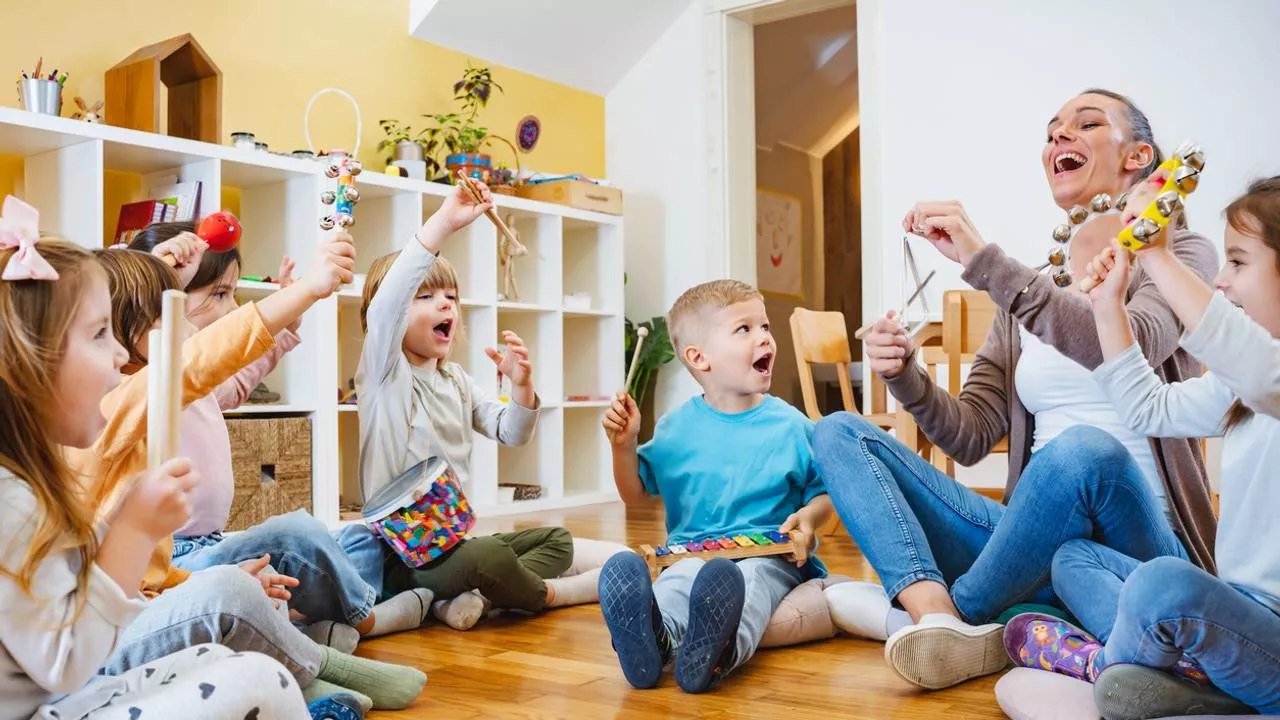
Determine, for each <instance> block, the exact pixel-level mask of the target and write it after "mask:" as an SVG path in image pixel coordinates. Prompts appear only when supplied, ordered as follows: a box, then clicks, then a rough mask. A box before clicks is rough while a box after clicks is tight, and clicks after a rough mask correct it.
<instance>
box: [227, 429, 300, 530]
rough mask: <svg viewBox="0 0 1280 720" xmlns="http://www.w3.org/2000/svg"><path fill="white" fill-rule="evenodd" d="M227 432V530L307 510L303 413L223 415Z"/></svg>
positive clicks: (241, 528)
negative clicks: (230, 495)
mask: <svg viewBox="0 0 1280 720" xmlns="http://www.w3.org/2000/svg"><path fill="white" fill-rule="evenodd" d="M227 432H228V434H229V435H230V436H231V468H232V473H233V474H234V475H235V481H236V495H235V500H233V501H232V503H231V517H230V520H229V521H228V522H227V529H228V530H244V529H245V528H248V527H252V526H254V525H257V524H258V523H261V522H262V521H264V520H266V519H267V518H269V517H272V516H275V515H283V514H284V513H287V512H291V511H293V510H299V509H301V510H306V511H307V512H311V511H312V506H311V420H310V419H309V418H305V417H250V418H227Z"/></svg>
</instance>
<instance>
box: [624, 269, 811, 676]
mask: <svg viewBox="0 0 1280 720" xmlns="http://www.w3.org/2000/svg"><path fill="white" fill-rule="evenodd" d="M667 324H668V327H669V328H670V333H671V343H672V345H674V346H675V350H676V355H677V356H678V357H679V358H680V360H681V362H683V363H684V365H685V367H687V368H688V369H689V372H690V373H691V374H692V375H693V377H694V379H695V380H697V381H698V384H699V385H701V386H702V389H703V394H702V395H701V396H700V397H695V398H693V399H691V400H689V401H688V402H686V403H685V404H684V405H682V406H681V407H680V408H679V409H677V410H676V411H674V412H672V413H670V414H668V415H667V416H666V417H664V418H662V420H661V421H660V422H659V423H658V426H657V429H656V431H655V433H654V437H653V440H652V441H650V442H648V443H646V444H645V446H644V447H642V448H640V449H639V451H638V452H637V450H636V436H637V434H638V433H639V431H640V411H639V409H638V408H637V407H636V404H635V401H634V400H633V399H632V398H631V397H630V396H628V395H627V394H626V393H619V395H618V397H617V398H616V399H615V400H614V402H613V406H612V407H611V408H610V409H609V410H608V411H607V412H606V413H605V419H604V427H605V430H606V431H608V432H610V433H613V445H612V447H613V479H614V482H615V483H616V484H617V486H618V492H619V493H620V494H621V495H622V499H623V501H624V502H626V503H628V504H632V503H641V502H644V501H645V500H646V499H647V498H648V497H650V496H652V495H659V496H661V497H662V501H663V504H664V505H665V506H666V517H667V535H668V537H667V542H668V543H669V544H676V543H689V542H693V541H695V540H697V541H701V540H708V539H712V538H723V537H734V536H738V535H748V536H749V535H752V534H754V533H764V532H769V531H777V532H780V533H784V534H785V533H787V532H789V531H792V530H799V531H800V532H801V533H803V534H804V537H805V538H806V539H807V540H808V543H809V545H810V547H812V545H813V538H814V537H816V532H817V529H818V528H820V527H822V525H823V524H824V523H825V522H826V520H827V519H828V518H829V517H830V516H831V512H832V506H831V501H830V500H829V499H828V498H827V494H826V493H827V491H826V488H825V487H824V486H823V484H822V481H821V480H820V479H819V478H818V476H817V473H816V471H815V469H814V464H813V457H812V454H811V451H810V440H811V438H812V436H813V423H812V422H811V421H810V420H809V419H808V418H807V417H805V416H804V415H802V414H800V412H799V411H797V410H796V409H795V408H793V407H791V406H790V405H788V404H786V403H784V402H783V401H781V400H779V399H778V398H776V397H773V396H771V395H768V394H766V393H768V391H769V385H770V381H771V376H772V370H773V362H774V357H775V355H776V354H777V344H776V343H775V342H774V340H773V335H771V334H770V332H769V318H768V316H767V315H766V313H765V307H764V299H763V298H762V297H761V296H760V293H759V291H757V290H756V289H755V288H753V287H751V286H750V285H747V284H746V283H741V282H738V281H735V280H717V281H714V282H709V283H704V284H702V285H698V286H697V287H694V288H692V289H690V290H688V291H686V292H685V293H684V294H683V295H681V296H680V298H679V299H678V300H676V302H675V305H673V306H672V308H671V312H669V313H668V314H667ZM824 575H826V568H825V567H824V566H823V565H822V563H821V561H820V560H818V559H817V558H816V557H812V556H811V557H810V558H809V560H808V562H807V563H806V562H804V561H799V562H797V561H796V560H795V559H794V558H793V557H791V556H780V555H775V556H772V557H758V558H747V559H744V560H738V561H732V560H726V559H724V558H715V559H712V560H710V561H703V560H702V559H700V558H698V556H697V554H696V553H691V554H690V557H689V558H687V559H684V560H681V561H680V562H677V563H676V564H674V565H672V566H671V567H670V568H668V569H667V570H666V571H665V572H663V573H662V575H660V576H659V578H658V581H657V582H656V583H652V584H651V583H650V581H649V570H648V568H647V567H646V566H645V563H644V561H643V560H641V559H640V557H639V556H638V555H634V554H631V553H622V554H619V555H615V556H613V557H612V558H611V559H610V560H609V561H608V562H607V563H606V564H605V566H604V569H603V570H602V571H601V574H600V606H601V610H602V611H603V613H604V617H605V622H607V623H608V625H609V633H610V635H611V636H612V638H613V647H614V650H615V652H617V654H618V661H619V663H620V664H621V665H622V672H623V674H624V675H626V677H627V681H628V682H630V683H631V684H632V685H633V686H635V687H637V688H651V687H654V686H655V685H657V683H658V678H659V676H660V675H661V674H662V670H663V668H664V667H666V666H667V665H668V664H669V663H671V662H672V661H673V660H674V661H675V676H676V682H677V683H679V685H680V687H681V688H682V689H684V690H685V691H686V692H695V693H696V692H703V691H705V690H707V689H709V688H711V687H712V686H714V685H715V684H717V683H718V682H719V681H720V680H721V679H722V678H723V677H724V676H725V675H727V674H728V673H729V672H730V671H731V670H733V669H734V668H736V667H739V666H740V665H742V664H743V663H745V662H746V661H747V659H748V658H750V657H751V656H752V655H753V654H754V653H755V651H756V647H758V646H759V644H760V638H761V637H762V636H763V635H764V631H765V627H766V626H768V624H769V619H770V617H772V616H773V612H774V610H775V609H777V607H778V603H780V602H781V601H782V598H783V597H784V596H785V595H786V594H787V593H788V592H790V591H791V590H792V588H794V587H795V586H797V585H799V584H800V583H801V582H803V581H805V580H807V579H809V578H812V577H822V576H824Z"/></svg>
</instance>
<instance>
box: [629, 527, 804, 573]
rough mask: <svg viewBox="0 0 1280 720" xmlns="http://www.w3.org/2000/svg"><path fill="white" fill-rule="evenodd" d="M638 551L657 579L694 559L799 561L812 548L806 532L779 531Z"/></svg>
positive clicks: (649, 546) (650, 547)
mask: <svg viewBox="0 0 1280 720" xmlns="http://www.w3.org/2000/svg"><path fill="white" fill-rule="evenodd" d="M636 551H637V552H639V553H640V557H641V558H643V559H644V564H645V565H647V566H648V567H649V577H651V578H657V577H658V573H660V572H662V568H664V567H667V566H668V565H674V564H676V563H678V562H680V561H681V560H683V559H685V558H690V557H696V558H700V559H703V560H708V559H710V558H716V557H722V558H728V559H730V560H738V559H741V558H750V557H769V556H771V555H795V557H796V559H797V560H804V559H806V558H808V557H809V548H808V546H806V545H805V542H804V537H803V533H801V532H799V531H798V530H792V531H791V532H790V533H788V534H787V535H782V534H781V533H778V532H770V533H753V534H751V535H750V536H748V535H736V536H734V537H731V538H716V539H712V540H703V541H700V542H693V543H687V544H684V545H664V546H660V547H653V546H652V545H640V546H638V547H637V548H636Z"/></svg>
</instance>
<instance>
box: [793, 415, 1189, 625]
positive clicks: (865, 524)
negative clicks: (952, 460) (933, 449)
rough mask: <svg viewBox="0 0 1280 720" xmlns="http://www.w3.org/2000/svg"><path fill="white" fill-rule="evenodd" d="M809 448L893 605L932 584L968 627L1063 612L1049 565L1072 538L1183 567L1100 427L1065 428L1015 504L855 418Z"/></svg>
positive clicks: (1178, 548) (1146, 496) (1148, 499)
mask: <svg viewBox="0 0 1280 720" xmlns="http://www.w3.org/2000/svg"><path fill="white" fill-rule="evenodd" d="M813 445H814V459H815V461H816V463H817V465H818V472H819V473H820V474H821V476H822V478H823V479H824V480H825V481H826V484H827V490H828V492H829V493H830V494H831V500H832V502H833V503H834V504H835V507H836V511H837V512H838V513H839V514H840V518H841V519H842V520H843V521H844V523H845V526H846V527H847V528H848V529H849V533H850V535H852V536H853V539H854V541H856V542H857V543H858V546H859V548H861V550H862V552H863V554H864V555H865V556H866V557H867V560H868V561H869V562H870V563H871V565H872V567H874V568H875V570H876V573H877V574H878V575H879V576H880V581H881V583H883V585H884V587H885V590H886V592H888V594H889V596H890V597H897V595H898V593H900V592H901V591H902V590H903V589H904V588H906V587H908V586H909V585H912V584H914V583H917V582H920V581H925V580H932V581H935V582H938V583H941V584H943V585H946V586H948V587H949V588H950V591H951V598H952V600H953V601H954V602H955V604H956V608H957V609H958V610H959V611H960V614H961V615H962V616H963V617H964V619H965V620H967V621H968V622H971V623H986V622H991V621H992V620H994V619H995V618H997V617H999V616H1000V614H1001V613H1002V612H1004V611H1005V610H1007V609H1008V608H1010V607H1012V606H1013V605H1016V604H1018V603H1022V602H1037V603H1042V604H1047V605H1057V604H1058V601H1057V598H1055V597H1054V595H1053V592H1052V588H1051V587H1050V586H1049V572H1050V566H1051V564H1052V561H1053V555H1054V552H1055V551H1057V549H1058V548H1059V547H1060V546H1061V545H1062V544H1063V543H1065V542H1067V541H1068V540H1071V539H1074V538H1090V539H1094V540H1097V541H1098V542H1100V543H1103V544H1105V545H1108V546H1110V547H1114V548H1116V549H1117V550H1120V551H1121V552H1123V553H1125V554H1127V555H1130V556H1132V557H1137V558H1141V559H1144V560H1147V559H1151V558H1155V557H1160V556H1164V555H1172V556H1176V557H1186V550H1185V549H1184V548H1183V547H1182V543H1181V542H1180V541H1179V540H1178V537H1177V535H1176V534H1175V533H1174V532H1173V529H1172V527H1171V526H1170V525H1169V521H1168V518H1166V517H1165V515H1164V512H1163V510H1162V509H1161V508H1160V507H1159V505H1158V504H1157V501H1156V498H1155V495H1154V494H1153V493H1152V492H1151V488H1150V487H1148V486H1147V483H1146V480H1145V478H1144V477H1143V474H1142V470H1141V469H1140V468H1139V467H1138V464H1137V462H1135V461H1134V459H1133V457H1132V456H1131V455H1130V454H1129V451H1128V450H1126V449H1125V447H1124V446H1123V445H1121V444H1120V442H1119V441H1117V440H1116V439H1115V438H1113V437H1112V436H1111V435H1109V434H1107V433H1105V432H1103V431H1101V430H1098V429H1096V428H1090V427H1073V428H1069V429H1068V430H1066V431H1065V432H1063V433H1062V434H1061V435H1059V436H1058V437H1057V438H1055V439H1054V440H1053V441H1052V442H1050V443H1049V444H1048V445H1046V446H1045V447H1044V449H1042V450H1041V451H1039V452H1037V453H1036V454H1035V455H1033V456H1032V458H1031V461H1030V462H1029V463H1028V464H1027V467H1026V468H1025V469H1024V470H1023V472H1022V477H1021V479H1020V480H1019V483H1018V489H1017V492H1016V493H1014V495H1013V498H1012V499H1011V501H1010V502H1009V505H1008V506H1005V505H1001V504H1000V503H997V502H995V501H993V500H991V499H989V498H985V497H983V496H981V495H979V494H978V493H976V492H974V491H973V490H970V489H968V488H966V487H964V486H963V485H961V484H960V483H958V482H956V481H955V480H954V479H952V478H949V477H947V476H946V475H944V474H943V473H942V472H940V471H939V470H938V469H937V468H935V467H933V466H932V465H930V464H929V463H928V462H926V461H925V460H924V458H922V457H920V456H919V455H917V454H916V453H913V452H911V451H910V450H908V449H907V448H906V447H905V446H903V445H902V444H901V443H899V442H898V441H897V440H895V439H894V438H893V437H892V436H891V435H889V434H888V433H886V432H884V431H883V430H881V429H879V428H877V427H875V426H873V425H871V424H869V423H868V422H867V421H866V420H864V419H863V418H862V417H861V416H858V415H853V414H850V413H837V414H835V415H832V416H829V417H826V418H823V419H822V420H821V421H819V422H818V425H817V427H816V428H815V429H814V433H813Z"/></svg>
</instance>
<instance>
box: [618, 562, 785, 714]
mask: <svg viewBox="0 0 1280 720" xmlns="http://www.w3.org/2000/svg"><path fill="white" fill-rule="evenodd" d="M804 576H805V574H804V572H803V571H802V570H800V569H798V568H796V567H795V566H794V565H792V564H790V563H788V562H786V561H785V560H782V559H780V558H748V559H746V560H742V561H739V562H737V563H735V562H733V561H730V560H726V559H724V558H716V559H713V560H711V561H709V562H704V561H703V560H702V559H700V558H688V559H685V560H682V561H680V562H678V563H676V564H674V565H672V566H671V567H670V568H668V569H667V570H666V571H664V572H663V573H662V575H661V576H660V577H659V578H658V582H657V583H656V584H654V585H653V586H650V584H649V574H648V569H647V567H646V566H645V564H644V561H643V560H641V559H640V558H639V557H638V556H634V555H628V554H622V555H617V556H615V557H613V558H611V559H610V560H609V562H608V563H607V564H606V565H605V568H604V570H603V572H602V574H601V578H600V604H601V609H602V611H603V612H604V616H605V620H606V622H607V623H608V624H609V631H610V634H611V635H612V637H613V644H614V648H615V650H616V651H617V653H618V659H619V662H620V663H621V665H622V668H623V673H624V674H625V675H626V676H627V680H628V681H629V682H631V684H632V685H634V686H635V687H638V688H649V687H653V686H655V685H656V684H657V682H658V677H659V675H660V674H661V670H662V668H663V667H664V666H666V665H667V664H669V663H670V662H672V661H673V660H674V661H675V674H676V682H677V683H678V684H679V685H680V687H681V688H682V689H684V690H686V691H687V692H695V693H696V692H703V691H705V690H708V689H710V688H712V687H714V686H715V685H716V684H718V683H719V682H720V680H721V679H723V678H724V677H725V676H726V675H728V674H729V672H731V671H732V670H733V669H735V668H737V667H739V666H741V665H742V664H744V663H745V662H746V661H747V660H748V659H750V658H751V656H752V655H753V654H755V651H756V648H757V647H759V644H760V639H761V638H762V637H763V636H764V631H765V628H766V627H767V626H768V624H769V618H770V617H771V616H772V615H773V612H774V610H776V609H777V606H778V603H780V602H782V598H783V597H785V596H786V594H787V593H788V592H790V591H791V590H792V589H793V588H795V587H796V586H797V585H799V584H800V582H801V581H803V580H804Z"/></svg>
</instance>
